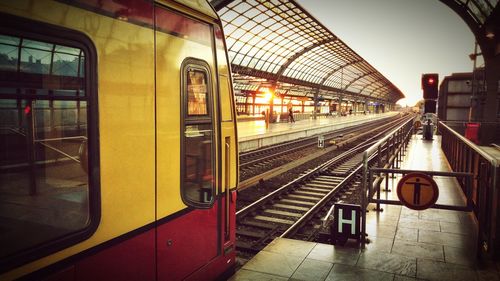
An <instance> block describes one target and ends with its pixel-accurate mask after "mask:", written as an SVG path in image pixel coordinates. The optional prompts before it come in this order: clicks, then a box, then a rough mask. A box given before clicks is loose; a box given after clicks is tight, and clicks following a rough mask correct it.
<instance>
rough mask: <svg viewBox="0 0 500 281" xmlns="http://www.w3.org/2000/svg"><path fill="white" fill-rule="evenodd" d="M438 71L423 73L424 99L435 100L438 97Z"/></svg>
mask: <svg viewBox="0 0 500 281" xmlns="http://www.w3.org/2000/svg"><path fill="white" fill-rule="evenodd" d="M438 79H439V76H438V74H437V73H426V74H422V90H424V99H426V100H427V99H431V100H435V99H437V98H438V81H439V80H438Z"/></svg>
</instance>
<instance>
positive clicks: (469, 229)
mask: <svg viewBox="0 0 500 281" xmlns="http://www.w3.org/2000/svg"><path fill="white" fill-rule="evenodd" d="M440 142H441V138H440V136H435V138H434V140H433V141H424V140H422V136H421V135H416V136H413V137H412V139H411V141H410V144H409V149H408V152H407V153H406V155H405V157H404V159H403V163H402V166H401V168H402V169H412V170H433V171H445V172H448V171H450V170H451V169H450V166H449V164H448V162H447V160H446V157H445V155H444V153H443V152H442V150H441V145H440ZM434 179H435V181H436V182H437V184H438V187H439V199H438V201H437V203H438V204H457V205H463V204H465V198H464V196H463V195H462V193H461V190H460V187H459V185H458V183H457V181H456V180H455V179H451V178H444V177H439V176H435V177H434ZM398 180H399V178H398V177H396V178H394V179H389V190H392V191H388V192H384V193H383V194H382V195H381V198H384V199H395V200H397V194H396V188H395V186H396V185H397V182H398ZM382 186H384V184H382ZM381 206H382V208H383V210H384V211H383V212H376V211H373V210H372V209H373V207H372V206H369V210H370V211H369V212H368V213H367V220H366V221H367V228H366V229H367V234H368V239H369V240H370V241H371V242H370V243H369V244H367V245H366V248H365V249H359V248H357V247H349V246H333V245H328V244H321V243H315V242H306V241H299V240H291V239H284V238H277V239H275V240H274V241H273V242H272V243H271V244H269V245H268V246H267V247H266V248H265V249H264V250H263V251H261V252H259V253H258V254H257V255H255V256H254V257H253V258H252V259H251V260H250V261H248V262H247V263H246V264H244V265H243V266H242V268H241V269H240V270H239V271H237V272H236V273H235V274H234V275H233V276H232V277H231V278H230V280H232V281H239V280H391V281H392V280H436V281H437V280H439V281H446V280H454V281H459V280H464V281H465V280H467V281H470V280H500V275H499V270H500V262H496V263H495V262H489V263H487V264H482V263H481V264H479V263H477V261H476V236H477V222H476V220H475V218H474V216H473V215H472V214H471V213H467V212H459V211H450V210H438V209H427V210H423V211H415V210H411V209H409V208H407V207H404V206H397V205H381ZM348 243H349V242H348Z"/></svg>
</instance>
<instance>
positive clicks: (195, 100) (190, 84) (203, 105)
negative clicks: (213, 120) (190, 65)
mask: <svg viewBox="0 0 500 281" xmlns="http://www.w3.org/2000/svg"><path fill="white" fill-rule="evenodd" d="M186 83H187V85H186V91H187V96H188V97H187V99H188V104H187V107H188V108H187V113H188V115H207V114H208V107H207V95H208V89H207V74H206V73H205V72H204V71H200V70H197V69H188V71H187V76H186Z"/></svg>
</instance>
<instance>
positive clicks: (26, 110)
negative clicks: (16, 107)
mask: <svg viewBox="0 0 500 281" xmlns="http://www.w3.org/2000/svg"><path fill="white" fill-rule="evenodd" d="M30 113H31V106H30V105H29V104H27V105H26V106H25V107H24V115H26V116H28V115H30Z"/></svg>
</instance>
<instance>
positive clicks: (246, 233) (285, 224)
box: [236, 119, 408, 262]
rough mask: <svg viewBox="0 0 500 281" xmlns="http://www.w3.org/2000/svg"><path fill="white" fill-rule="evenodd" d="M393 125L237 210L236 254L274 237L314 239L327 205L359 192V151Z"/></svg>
mask: <svg viewBox="0 0 500 281" xmlns="http://www.w3.org/2000/svg"><path fill="white" fill-rule="evenodd" d="M405 120H408V119H405ZM398 124H400V123H398ZM394 126H395V124H394V125H393V126H391V127H390V128H386V129H385V130H383V131H382V132H380V131H379V132H377V133H375V132H372V133H371V135H370V136H369V137H368V139H367V140H364V141H358V144H356V145H354V146H353V147H352V148H350V149H348V150H346V151H344V152H342V153H341V154H340V155H337V156H336V157H334V158H332V159H330V160H328V161H326V162H324V163H322V164H320V165H318V166H317V167H315V168H312V169H309V170H308V171H305V172H302V174H301V175H299V176H298V177H297V178H295V179H294V180H292V181H290V182H288V183H286V184H284V185H283V186H281V187H279V188H277V189H276V190H274V191H273V192H271V193H269V194H267V195H265V196H263V197H262V198H260V199H258V200H256V201H255V202H253V203H251V204H249V205H247V206H245V207H244V208H242V209H240V210H239V211H238V212H237V213H236V217H237V232H236V233H237V248H238V253H239V258H240V259H242V260H246V259H247V258H249V257H251V256H253V254H255V253H257V252H258V251H260V250H262V249H263V248H264V247H265V246H266V245H267V244H268V243H269V242H271V241H272V240H273V239H274V238H276V237H278V236H281V237H292V238H296V239H302V240H314V237H316V236H317V235H318V233H319V231H320V230H321V222H320V221H321V218H322V217H323V216H324V215H325V214H326V213H327V211H328V210H329V209H330V207H331V206H332V205H333V204H334V203H335V202H338V201H339V200H343V201H348V202H349V201H351V200H352V198H351V197H353V196H354V197H356V195H357V194H358V195H359V192H360V188H359V187H360V185H361V176H360V173H359V169H360V168H361V162H362V153H363V151H364V150H365V149H366V148H368V147H369V146H370V145H372V144H373V143H374V142H375V141H377V139H378V138H379V137H381V136H382V135H384V134H385V132H386V131H387V130H390V129H392V128H393V127H394ZM358 197H360V196H358ZM243 262H244V261H243Z"/></svg>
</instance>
